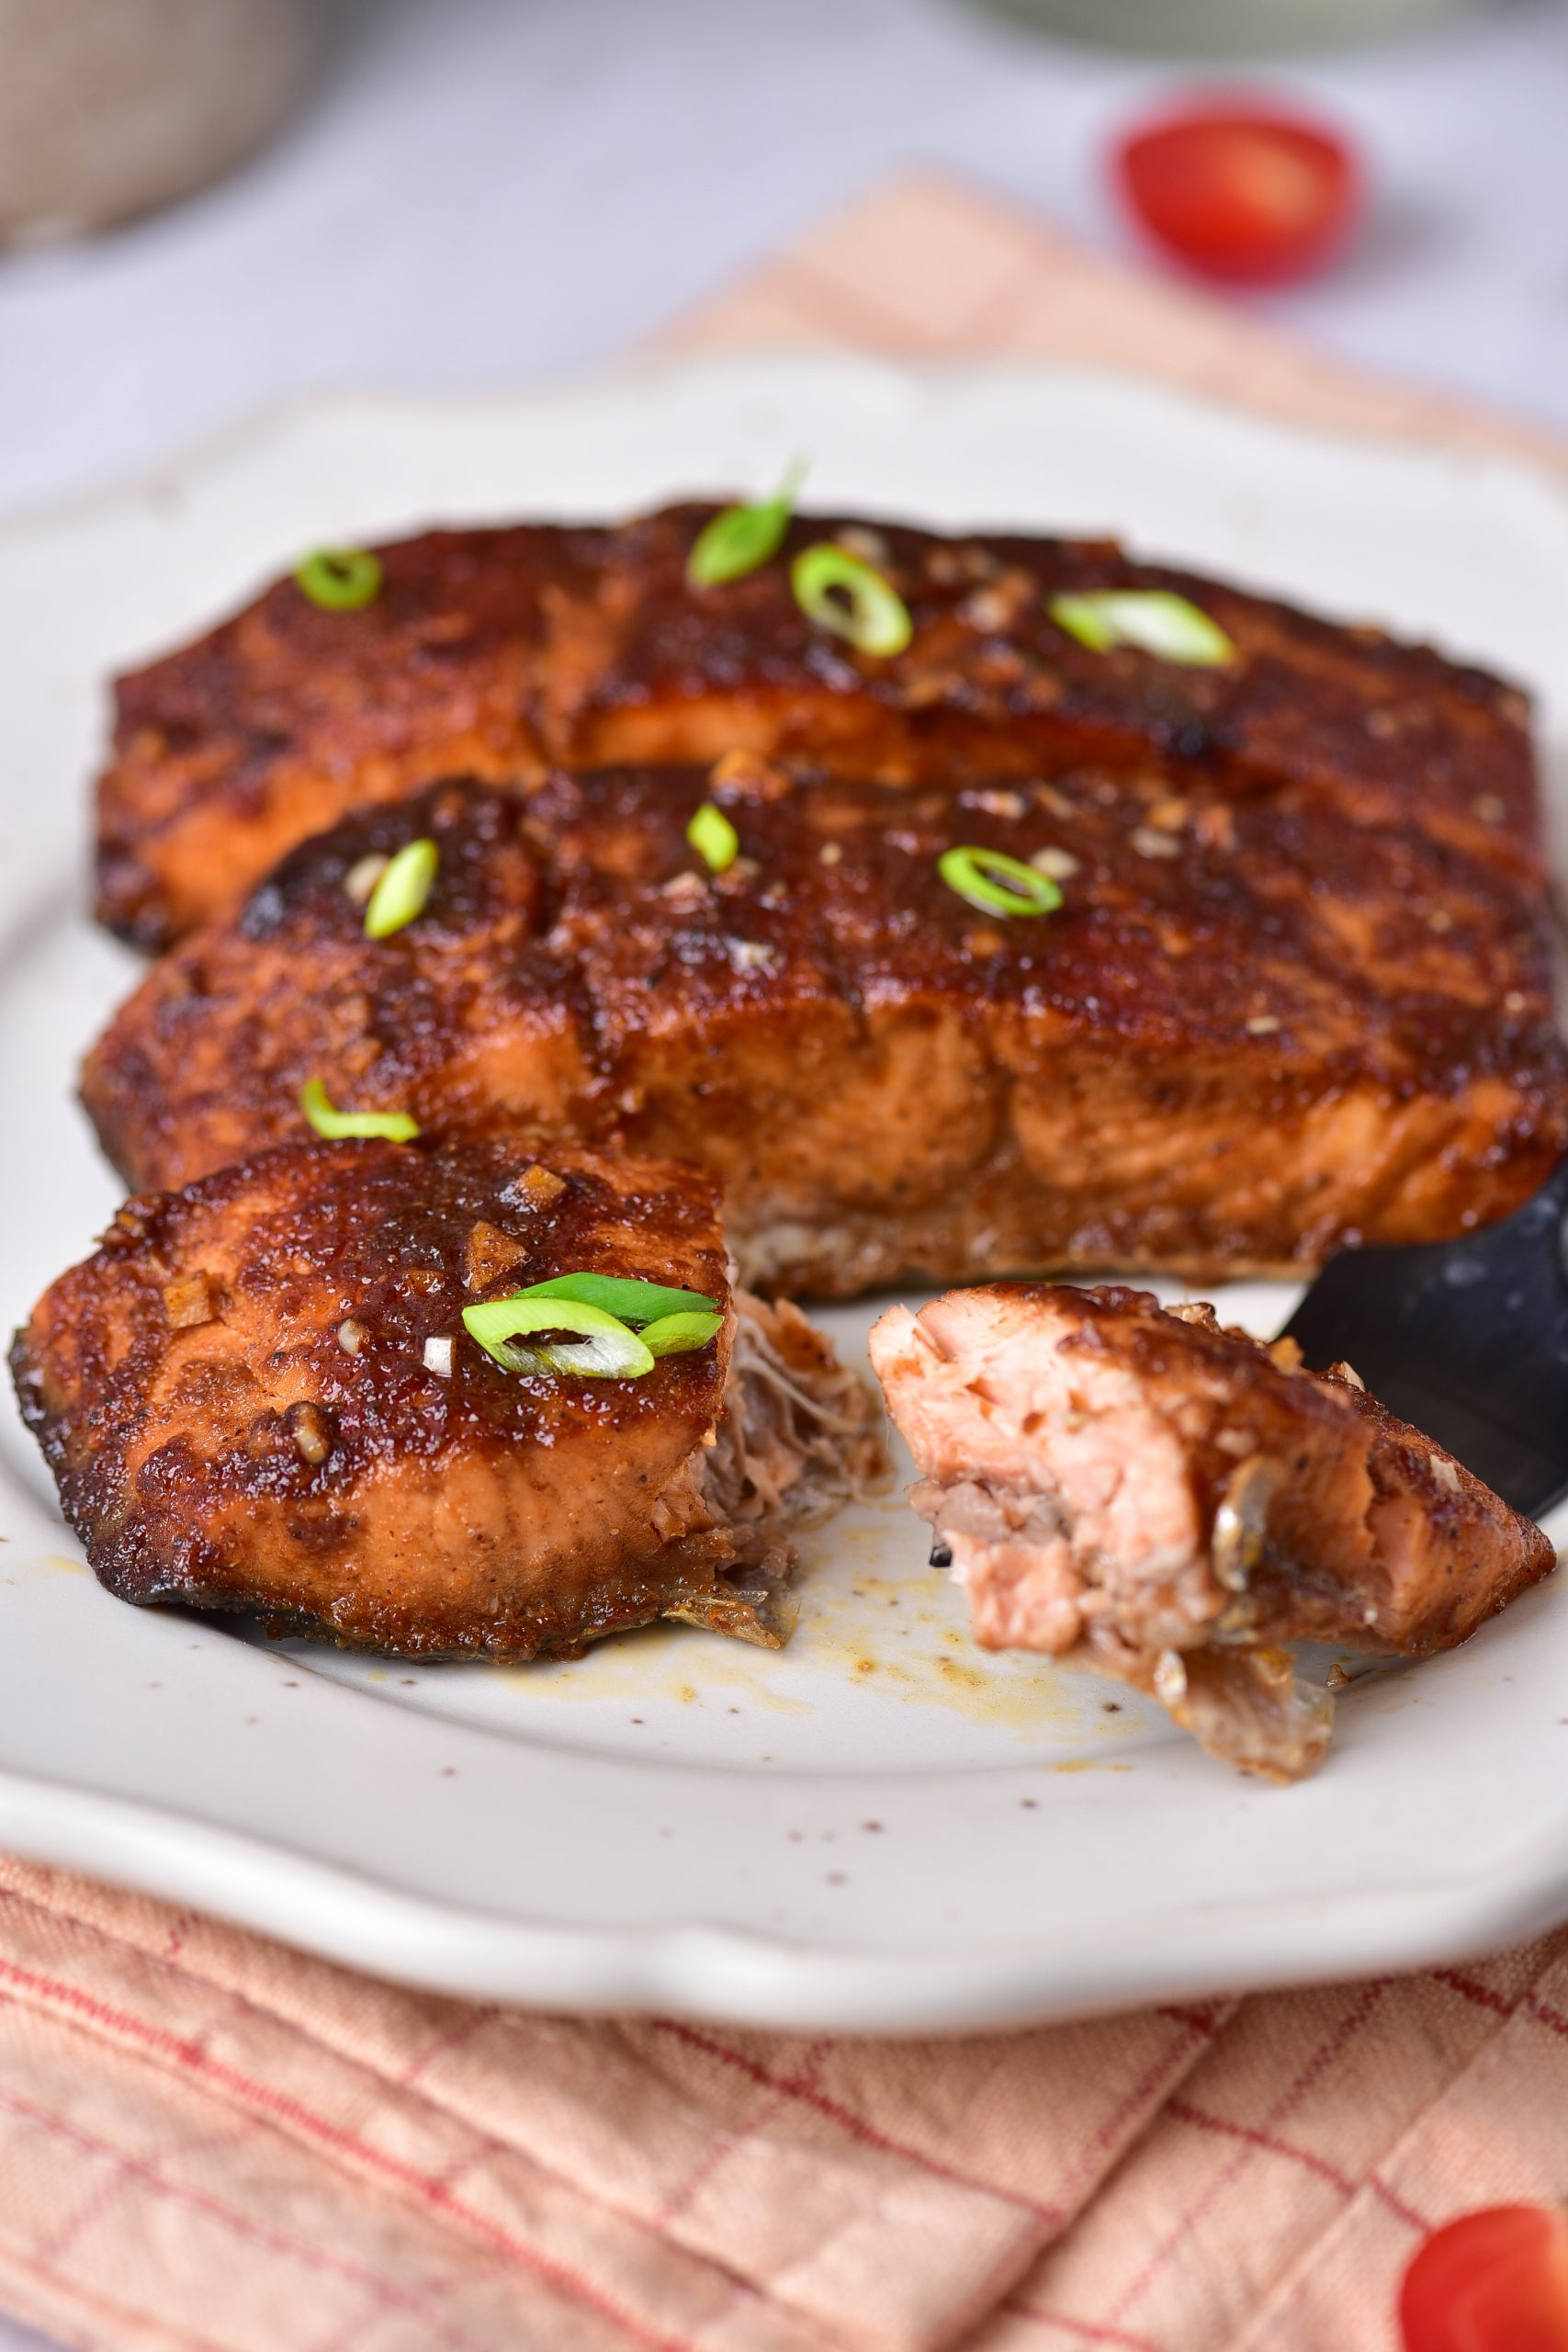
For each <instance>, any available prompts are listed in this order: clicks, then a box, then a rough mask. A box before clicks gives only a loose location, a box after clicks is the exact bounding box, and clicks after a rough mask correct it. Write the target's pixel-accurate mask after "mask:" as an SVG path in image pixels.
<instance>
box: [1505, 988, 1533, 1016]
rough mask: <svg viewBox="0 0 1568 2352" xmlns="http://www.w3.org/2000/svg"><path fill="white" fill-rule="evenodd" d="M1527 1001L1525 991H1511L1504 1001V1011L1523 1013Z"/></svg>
mask: <svg viewBox="0 0 1568 2352" xmlns="http://www.w3.org/2000/svg"><path fill="white" fill-rule="evenodd" d="M1527 1001H1528V1000H1527V999H1526V996H1525V992H1524V990H1523V989H1509V990H1508V993H1507V995H1506V997H1505V998H1504V999H1503V1010H1504V1012H1523V1011H1524V1009H1525V1005H1526V1002H1527Z"/></svg>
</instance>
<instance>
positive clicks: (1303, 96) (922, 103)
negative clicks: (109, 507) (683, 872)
mask: <svg viewBox="0 0 1568 2352" xmlns="http://www.w3.org/2000/svg"><path fill="white" fill-rule="evenodd" d="M1063 26H1066V27H1067V28H1069V31H1068V32H1064V31H1063V30H1062V29H1060V28H1062V27H1063ZM1053 28H1055V29H1053ZM1089 29H1092V30H1093V31H1094V32H1095V33H1096V34H1097V35H1098V36H1099V37H1100V43H1101V45H1099V46H1097V45H1094V44H1093V43H1091V42H1089V41H1088V40H1084V39H1082V38H1081V35H1082V34H1083V33H1084V32H1085V31H1086V30H1089ZM1075 33H1076V35H1077V36H1078V37H1073V36H1074V34H1075ZM1140 41H1141V42H1142V43H1143V44H1144V46H1143V47H1141V48H1140V47H1139V46H1138V44H1139V42H1140ZM1194 50H1196V51H1198V52H1199V54H1198V55H1196V56H1195V55H1193V54H1191V53H1190V52H1191V51H1194ZM1184 51H1185V52H1188V53H1183V52H1184ZM1205 52H1206V54H1205ZM0 58H3V59H4V63H5V71H4V73H3V74H0V234H3V235H4V238H5V240H6V242H5V244H4V248H3V250H0V507H4V508H6V509H10V510H12V511H15V510H16V509H17V508H19V507H27V506H31V505H34V504H37V503H40V502H45V501H49V500H51V499H53V498H55V497H57V496H59V495H61V494H63V493H70V492H76V491H79V490H82V489H85V488H86V487H89V486H90V485H92V484H94V483H96V482H100V481H105V480H107V479H113V478H115V477H118V476H121V475H123V474H124V473H126V472H127V471H128V470H132V469H136V468H138V467H141V466H143V465H145V464H147V463H148V462H149V461H150V460H152V459H155V458H158V457H159V456H160V455H161V454H163V453H164V452H166V451H168V450H169V449H171V448H173V447H177V446H178V445H180V444H181V443H183V442H185V441H187V440H188V439H189V438H190V437H191V436H193V435H204V434H209V433H211V432H212V431H214V430H215V429H216V428H219V427H221V426H222V425H223V424H226V423H227V422H229V421H230V420H231V419H232V418H234V417H235V416H236V415H237V414H239V413H243V412H244V411H246V410H249V409H252V408H254V407H255V406H256V405H258V404H259V403H263V402H265V401H268V400H270V399H272V398H274V397H275V396H276V395H278V394H280V393H286V392H288V391H291V390H295V389H298V388H300V387H307V386H312V385H341V384H349V383H352V384H355V385H364V384H369V383H378V384H399V383H400V384H410V383H412V384H421V383H432V382H463V383H476V382H478V383H489V382H498V381H508V380H515V379H521V378H524V377H527V376H534V375H539V374H549V373H557V374H558V373H560V372H563V371H572V370H581V369H584V368H592V367H593V366H595V365H597V364H599V363H601V362H604V361H607V360H609V359H612V358H614V357H616V356H620V355H622V354H624V353H626V351H627V350H628V349H629V348H631V347H632V346H635V345H637V343H638V341H639V340H641V339H645V338H648V337H649V336H650V335H652V334H654V333H655V331H656V330H658V329H659V328H660V327H661V326H663V325H664V324H665V323H666V322H669V321H671V319H672V318H673V317H674V316H676V315H677V314H678V313H679V312H680V311H682V310H683V309H685V308H689V307H690V306H692V305H694V304H695V303H696V302H697V301H699V300H701V299H702V298H703V297H705V296H706V295H708V294H710V293H712V292H714V291H716V289H718V288H720V287H721V286H722V285H723V284H724V283H725V281H726V280H727V279H730V278H732V277H734V276H735V275H736V274H737V273H739V272H740V271H742V270H743V269H744V268H745V267H746V266H747V265H748V264H749V263H750V262H752V261H754V260H755V259H757V258H759V257H760V256H761V254H763V253H764V252H765V251H766V250H767V249H769V248H770V247H773V246H775V245H777V244H778V243H780V242H782V241H784V240H785V239H787V238H788V237H790V236H791V235H792V234H795V233H796V232H800V231H802V230H803V229H805V228H807V226H809V225H810V224H811V223H812V222H813V221H814V220H816V219H817V218H818V217H819V216H821V215H822V214H823V213H824V212H826V211H828V210H829V209H831V208H833V207H834V206H836V205H839V204H840V203H842V202H844V201H845V200H846V199H849V198H853V197H855V196H857V195H860V194H863V193H865V192H867V191H868V190H870V189H871V188H872V187H874V185H875V184H876V182H877V181H878V179H879V178H881V177H884V176H885V175H887V174H889V173H891V172H893V171H895V170H897V169H900V168H907V167H908V166H909V165H911V164H919V165H922V166H928V167H929V166H936V167H939V168H942V167H945V168H947V169H949V170H951V171H953V172H955V173H958V174H960V175H965V176H967V177H968V178H969V179H971V180H972V181H976V182H978V183H979V184H981V185H983V186H988V187H992V188H994V189H996V190H998V191H1000V192H1002V193H1004V194H1006V195H1007V196H1009V197H1010V198H1014V199H1017V200H1020V201H1021V202H1022V203H1023V204H1024V205H1026V206H1028V207H1030V208H1032V209H1034V210H1035V211H1036V213H1037V214H1038V215H1039V216H1040V217H1042V218H1043V220H1045V221H1047V222H1049V223H1051V224H1054V225H1055V226H1056V227H1057V228H1058V229H1061V230H1064V231H1066V232H1069V233H1070V234H1072V235H1073V236H1075V237H1076V238H1077V239H1079V240H1081V241H1082V242H1083V243H1085V244H1086V245H1088V246H1089V247H1090V248H1094V249H1098V250H1100V251H1101V252H1103V253H1106V254H1121V255H1123V256H1126V257H1128V258H1130V259H1131V258H1134V257H1135V258H1136V259H1138V260H1139V261H1140V262H1144V263H1146V265H1147V266H1151V267H1155V268H1170V269H1176V270H1181V269H1183V268H1184V267H1186V266H1188V264H1184V263H1183V261H1182V260H1181V259H1179V257H1178V254H1177V253H1176V251H1175V250H1173V249H1172V248H1171V247H1170V246H1168V245H1166V246H1163V247H1162V246H1161V245H1160V244H1159V243H1158V242H1157V240H1156V236H1155V234H1154V233H1153V231H1152V230H1151V227H1150V224H1149V222H1148V221H1147V220H1145V222H1144V223H1143V225H1140V222H1139V219H1138V214H1137V210H1136V200H1137V191H1136V190H1135V189H1134V190H1132V191H1131V192H1129V187H1128V184H1127V180H1126V175H1125V174H1124V173H1123V175H1122V179H1121V181H1120V182H1119V181H1118V178H1117V175H1116V171H1115V169H1114V168H1113V158H1114V156H1115V154H1116V153H1117V150H1118V148H1119V145H1120V144H1121V142H1122V141H1124V140H1125V138H1126V136H1127V135H1128V134H1129V133H1130V132H1132V131H1134V130H1137V129H1138V128H1139V127H1140V126H1142V125H1144V124H1145V123H1146V122H1147V121H1148V120H1149V119H1150V118H1151V117H1156V118H1157V117H1163V116H1164V115H1165V114H1166V113H1167V112H1168V111H1169V110H1170V109H1171V108H1172V107H1175V108H1176V109H1177V110H1178V111H1181V110H1183V109H1185V108H1186V107H1188V105H1189V104H1190V102H1191V101H1193V100H1194V99H1195V98H1196V99H1203V100H1206V99H1207V98H1208V97H1210V96H1212V94H1213V93H1214V92H1215V91H1216V90H1218V91H1219V92H1221V93H1223V94H1224V95H1225V98H1226V103H1227V106H1231V107H1232V110H1233V111H1234V110H1235V108H1234V106H1232V100H1233V97H1234V94H1235V93H1236V92H1238V91H1239V92H1241V93H1242V94H1243V98H1244V111H1245V110H1246V109H1249V108H1250V109H1254V110H1256V108H1257V107H1258V104H1259V103H1260V102H1261V104H1262V107H1263V111H1264V113H1265V115H1266V116H1269V115H1272V114H1275V113H1277V112H1278V111H1279V110H1280V108H1284V109H1285V110H1286V111H1287V112H1288V113H1291V114H1299V115H1304V116H1305V117H1306V118H1307V120H1308V122H1309V124H1320V125H1321V126H1322V127H1323V128H1324V130H1325V131H1326V132H1327V133H1328V134H1329V135H1330V140H1331V143H1333V144H1334V152H1335V153H1337V154H1338V156H1339V159H1340V163H1341V164H1343V165H1344V166H1345V169H1346V170H1347V171H1348V173H1349V174H1350V175H1351V178H1350V179H1349V180H1346V179H1344V178H1343V177H1342V178H1341V179H1340V180H1339V181H1336V182H1334V184H1333V185H1332V186H1331V187H1325V185H1324V184H1323V183H1322V175H1321V172H1319V174H1318V178H1317V180H1315V181H1314V176H1313V175H1314V170H1316V169H1317V166H1316V165H1314V164H1313V159H1312V157H1311V155H1310V154H1309V155H1307V156H1306V157H1305V160H1304V162H1303V157H1302V156H1301V155H1300V154H1297V155H1296V156H1295V157H1294V158H1293V159H1292V155H1291V154H1290V153H1286V154H1285V155H1284V156H1283V158H1282V160H1281V158H1280V156H1278V155H1276V156H1275V157H1274V159H1273V160H1272V161H1270V158H1269V154H1267V153H1263V154H1256V153H1254V154H1251V155H1250V159H1249V156H1248V154H1246V153H1244V154H1242V155H1241V156H1240V158H1239V162H1238V158H1237V156H1236V155H1235V153H1231V154H1230V155H1229V158H1228V161H1227V158H1226V154H1225V153H1224V152H1222V153H1220V155H1219V157H1218V170H1219V176H1220V186H1219V187H1218V189H1217V190H1216V189H1214V188H1212V187H1202V186H1200V187H1199V188H1198V198H1199V211H1200V214H1201V218H1200V219H1199V220H1198V229H1197V233H1198V237H1199V243H1200V245H1201V243H1202V240H1203V238H1204V236H1205V235H1207V236H1208V237H1209V238H1210V240H1211V243H1212V242H1213V238H1214V237H1215V236H1216V235H1217V236H1218V238H1219V241H1220V247H1221V249H1222V250H1221V251H1220V253H1219V256H1218V257H1219V259H1220V261H1221V262H1222V263H1223V262H1224V250H1223V249H1224V245H1225V241H1226V240H1227V238H1230V237H1232V236H1233V234H1234V232H1235V230H1236V219H1237V205H1238V203H1239V204H1240V208H1241V211H1242V213H1245V212H1246V210H1247V205H1248V204H1249V203H1250V204H1251V206H1252V208H1253V210H1254V212H1256V211H1257V209H1258V206H1259V205H1261V207H1262V211H1263V215H1264V222H1263V225H1264V229H1265V231H1267V229H1268V217H1267V216H1268V215H1269V208H1270V206H1273V207H1274V208H1275V209H1277V210H1280V211H1281V213H1282V215H1283V216H1285V220H1286V225H1287V226H1288V224H1289V218H1290V216H1291V214H1292V206H1295V207H1297V209H1299V210H1301V211H1302V212H1303V220H1300V221H1298V223H1297V226H1298V228H1301V227H1304V229H1305V230H1306V231H1308V232H1312V231H1313V230H1314V221H1313V220H1312V218H1310V217H1308V216H1311V214H1312V211H1313V207H1314V204H1315V205H1316V206H1317V207H1318V209H1319V211H1320V212H1321V211H1322V209H1323V208H1324V207H1325V206H1326V207H1327V208H1328V209H1329V210H1330V211H1332V212H1333V213H1334V215H1335V217H1334V219H1332V220H1327V221H1326V222H1325V221H1324V220H1318V221H1317V222H1316V227H1317V228H1318V229H1321V230H1322V231H1323V235H1322V237H1321V239H1320V240H1319V243H1320V245H1321V250H1316V249H1314V250H1312V251H1305V250H1304V249H1303V252H1302V253H1300V254H1297V255H1296V257H1295V260H1294V261H1292V257H1291V255H1290V254H1286V256H1285V260H1286V262H1287V263H1288V264H1289V266H1292V267H1295V266H1297V265H1298V264H1299V266H1300V269H1301V272H1302V274H1301V275H1299V276H1298V277H1296V278H1295V279H1294V281H1293V282H1292V283H1289V284H1264V285H1257V284H1249V285H1247V286H1243V287H1235V286H1234V285H1233V286H1231V287H1230V288H1227V289H1226V290H1224V291H1222V292H1220V293H1219V295H1218V297H1217V299H1221V300H1226V301H1230V302H1233V303H1240V304H1242V305H1244V306H1245V307H1246V308H1247V310H1248V311H1250V312H1251V313H1253V314H1254V315H1257V316H1258V317H1261V318H1263V319H1266V320H1269V321H1270V322H1275V323H1277V324H1279V325H1280V326H1282V327H1284V328H1286V329H1287V330H1289V331H1291V332H1293V333H1295V334H1298V335H1300V336H1301V337H1303V338H1304V339H1307V340H1310V341H1315V342H1316V343H1317V344H1318V345H1320V346H1321V347H1324V348H1325V349H1329V350H1334V351H1337V352H1339V353H1342V354H1345V355H1348V356H1353V357H1356V358H1359V359H1360V360H1362V361H1363V362H1366V363H1368V364H1370V365H1372V366H1375V367H1379V368H1383V369H1386V370H1393V371H1397V372H1401V373H1404V374H1405V375H1410V376H1416V377H1420V378H1423V379H1427V380H1429V381H1432V382H1434V383H1438V384H1443V385H1446V386H1448V387H1450V388H1453V389H1457V390H1461V391H1468V392H1469V393H1471V394H1472V395H1474V396H1479V397H1481V398H1483V399H1485V400H1488V401H1492V402H1494V403H1497V404H1501V405H1505V406H1506V407H1509V408H1512V409H1514V410H1515V411H1517V412H1519V413H1525V414H1533V415H1534V416H1536V417H1538V418H1542V419H1545V420H1548V421H1555V422H1557V423H1560V424H1568V139H1565V138H1564V136H1563V131H1562V123H1563V117H1564V105H1565V101H1568V6H1564V5H1562V0H1492V5H1486V4H1485V0H1476V4H1475V5H1472V6H1464V5H1461V0H1005V5H1004V0H991V5H987V4H986V0H0ZM1157 161H1158V159H1157V158H1156V162H1157ZM1174 162H1175V170H1176V179H1175V183H1174V185H1175V197H1174V201H1175V203H1176V208H1177V213H1178V215H1179V213H1180V210H1181V205H1182V202H1183V198H1184V191H1186V192H1187V193H1189V194H1190V192H1191V189H1192V186H1193V183H1192V179H1191V175H1192V173H1193V172H1194V171H1196V172H1197V173H1198V175H1199V178H1200V181H1201V178H1202V175H1203V174H1204V172H1208V173H1209V174H1210V175H1211V176H1212V175H1213V172H1214V170H1215V167H1216V158H1215V155H1214V153H1213V141H1211V142H1210V146H1209V148H1208V149H1207V150H1205V149H1203V148H1202V146H1201V145H1200V147H1199V149H1198V151H1197V153H1196V160H1194V156H1193V154H1192V153H1190V152H1185V151H1179V152H1178V153H1177V154H1176V156H1175V159H1174ZM1238 170H1239V173H1240V181H1241V186H1240V194H1239V197H1238V192H1237V187H1236V186H1235V185H1230V184H1228V183H1227V181H1226V176H1225V175H1226V174H1227V172H1228V173H1229V174H1230V175H1231V178H1232V180H1235V176H1236V174H1237V172H1238ZM1156 179H1157V175H1156ZM1145 198H1148V191H1147V190H1146V189H1145ZM1149 200H1152V201H1153V202H1154V203H1155V205H1156V210H1157V208H1158V205H1159V204H1160V202H1162V201H1163V202H1164V203H1165V205H1166V206H1167V209H1168V208H1169V206H1170V203H1171V202H1172V200H1173V199H1172V195H1171V183H1170V177H1169V174H1167V175H1166V180H1165V183H1164V196H1163V198H1161V196H1160V192H1159V187H1158V186H1156V189H1155V193H1154V197H1153V198H1152V199H1149ZM1215 206H1217V207H1218V211H1217V214H1216V212H1215V209H1214V208H1215ZM1205 208H1207V209H1206V210H1205ZM1341 213H1348V214H1351V215H1354V218H1344V219H1342V218H1340V217H1339V215H1340V214H1341ZM121 215H124V216H127V217H123V218H121V217H119V216H121ZM94 224H106V225H94ZM1205 224H1206V225H1205ZM1157 225H1158V224H1157V223H1156V227H1157ZM1166 225H1167V227H1169V225H1170V224H1169V221H1167V223H1166ZM1191 225H1192V224H1191V222H1190V221H1189V222H1188V223H1187V228H1186V232H1183V231H1182V224H1181V221H1180V220H1179V218H1178V220H1177V222H1176V227H1177V231H1178V233H1179V234H1180V233H1189V234H1190V232H1191ZM1246 225H1247V223H1246V221H1245V220H1243V222H1242V226H1243V228H1244V229H1245V228H1246ZM1253 225H1254V227H1256V225H1257V223H1256V221H1255V222H1254V223H1253ZM1287 242H1288V241H1287ZM1312 242H1313V239H1312V235H1311V234H1308V236H1307V238H1306V243H1307V245H1308V246H1311V245H1312ZM1265 243H1267V238H1265ZM1336 254H1337V258H1336V257H1335V255H1336ZM1193 257H1194V256H1193V255H1192V254H1189V256H1188V262H1189V263H1190V261H1191V260H1192V259H1193ZM1196 258H1197V259H1199V260H1200V261H1201V263H1202V264H1203V266H1205V267H1209V266H1212V265H1213V262H1214V260H1215V258H1216V256H1215V254H1214V252H1213V251H1210V252H1209V253H1208V254H1202V253H1199V254H1197V256H1196ZM1233 258H1234V256H1233ZM1267 259H1268V255H1267V254H1265V260H1266V261H1267ZM1263 275H1264V276H1265V277H1267V276H1269V271H1268V269H1265V271H1264V272H1263Z"/></svg>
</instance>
